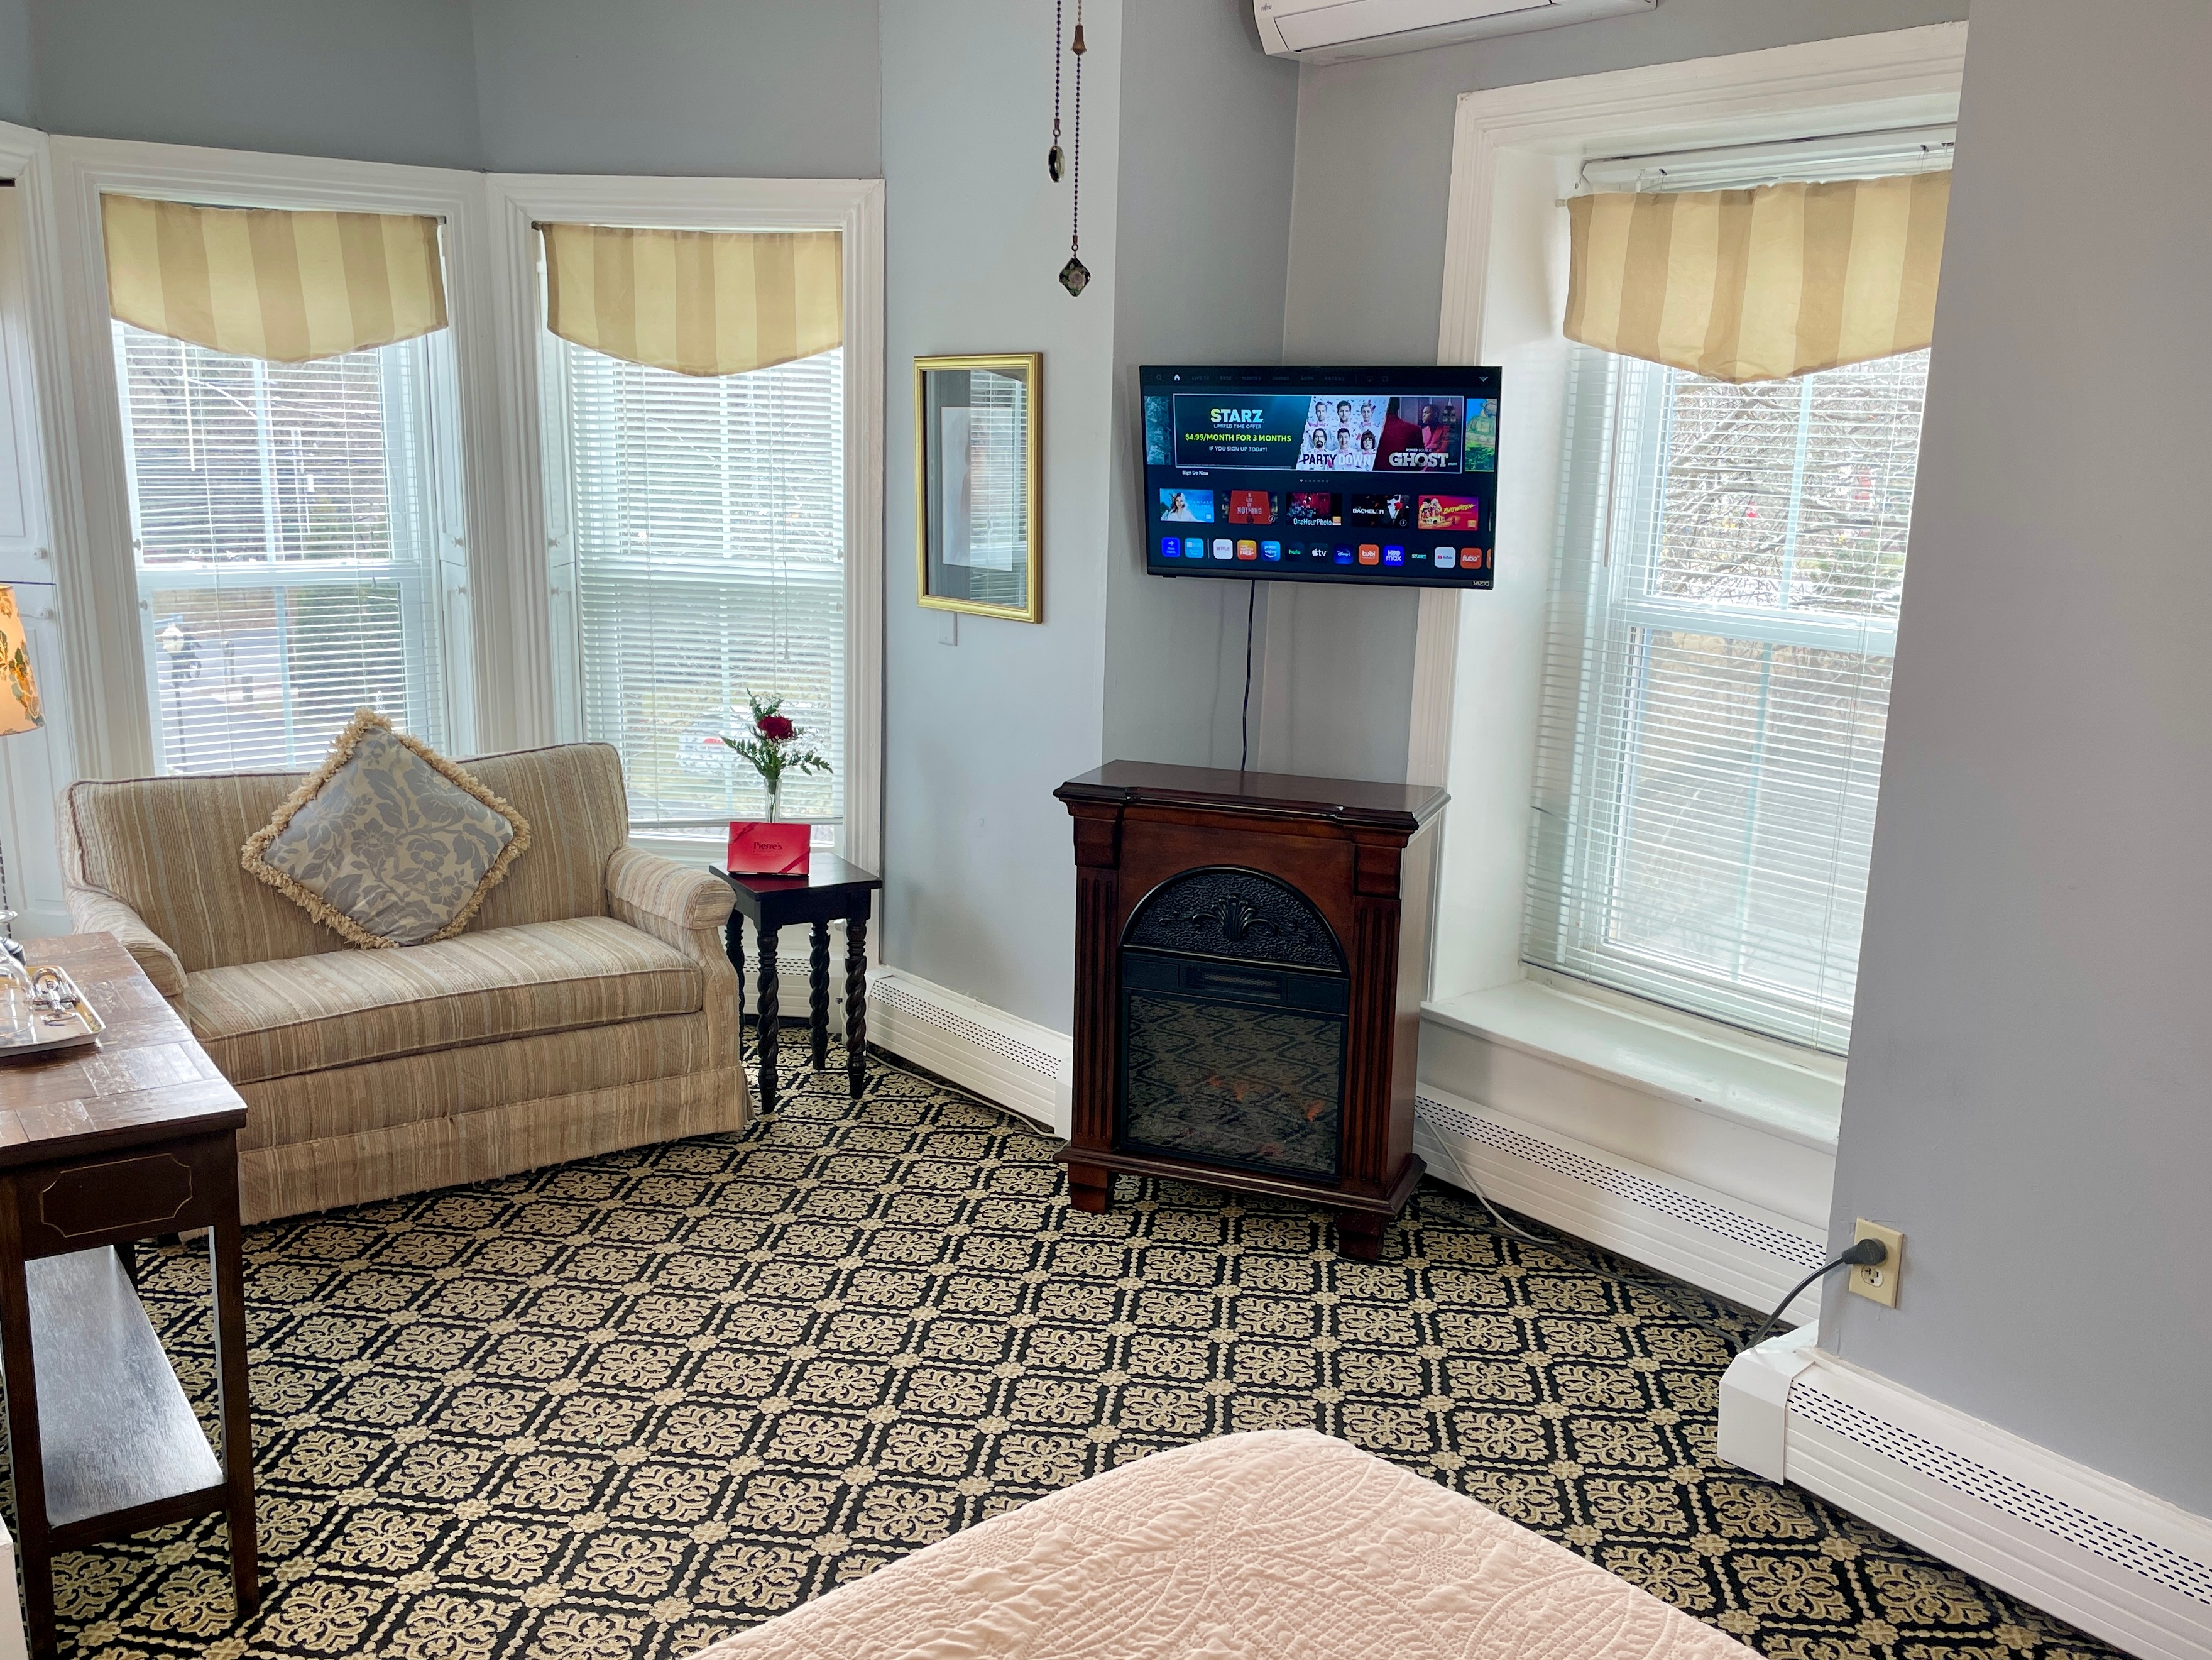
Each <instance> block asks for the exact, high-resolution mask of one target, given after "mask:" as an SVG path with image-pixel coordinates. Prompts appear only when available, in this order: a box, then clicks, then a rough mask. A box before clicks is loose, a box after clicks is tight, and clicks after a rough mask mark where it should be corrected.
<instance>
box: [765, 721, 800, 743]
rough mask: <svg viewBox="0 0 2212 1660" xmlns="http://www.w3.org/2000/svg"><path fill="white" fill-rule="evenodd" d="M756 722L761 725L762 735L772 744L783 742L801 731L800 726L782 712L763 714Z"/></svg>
mask: <svg viewBox="0 0 2212 1660" xmlns="http://www.w3.org/2000/svg"><path fill="white" fill-rule="evenodd" d="M756 724H757V726H758V727H760V735H761V736H762V737H763V738H765V739H768V740H769V743H771V744H781V742H783V740H784V739H787V738H792V737H796V736H797V735H798V733H799V728H798V727H794V726H793V725H792V724H791V722H790V721H787V720H786V719H785V718H784V717H783V716H782V715H781V714H763V716H761V718H760V720H759V721H757V723H756Z"/></svg>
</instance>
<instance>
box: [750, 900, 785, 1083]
mask: <svg viewBox="0 0 2212 1660" xmlns="http://www.w3.org/2000/svg"><path fill="white" fill-rule="evenodd" d="M755 932H756V933H758V934H759V935H760V1017H759V1018H758V1020H757V1022H756V1025H757V1026H758V1028H759V1032H760V1100H761V1110H762V1111H763V1112H773V1111H775V1039H776V1031H777V1029H778V1026H779V1025H780V1022H781V1008H780V1006H779V1005H778V1004H777V1001H776V974H775V936H776V930H775V929H774V928H768V927H763V928H757V929H756V930H755Z"/></svg>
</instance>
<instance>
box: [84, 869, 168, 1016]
mask: <svg viewBox="0 0 2212 1660" xmlns="http://www.w3.org/2000/svg"><path fill="white" fill-rule="evenodd" d="M68 898H69V911H70V924H71V925H72V926H73V927H75V928H76V931H77V932H78V933H112V934H113V935H114V936H115V938H116V939H117V940H118V942H119V943H120V944H121V945H122V946H123V948H124V950H125V951H127V952H130V953H131V960H132V961H133V962H135V963H137V964H138V966H139V967H140V968H141V969H142V970H144V971H145V975H146V977H147V978H148V979H149V980H151V981H152V982H154V989H155V991H158V992H160V993H161V995H162V996H164V997H166V998H167V999H168V1000H170V1001H171V1002H172V1003H174V1002H176V1001H177V1000H179V999H180V998H182V997H183V996H184V994H185V965H184V964H183V962H182V961H181V960H179V958H178V956H177V953H176V952H173V951H172V950H171V949H170V948H169V943H168V941H167V940H166V939H162V938H161V935H160V934H158V933H155V932H154V930H153V929H151V928H149V927H147V926H146V921H145V919H144V918H143V917H142V916H140V915H138V913H137V911H135V910H133V909H131V907H130V906H128V905H126V904H125V903H123V902H122V901H121V900H120V899H118V898H117V897H115V896H114V895H113V894H112V893H102V892H101V891H100V890H99V889H97V888H76V887H73V888H70V890H69V891H68Z"/></svg>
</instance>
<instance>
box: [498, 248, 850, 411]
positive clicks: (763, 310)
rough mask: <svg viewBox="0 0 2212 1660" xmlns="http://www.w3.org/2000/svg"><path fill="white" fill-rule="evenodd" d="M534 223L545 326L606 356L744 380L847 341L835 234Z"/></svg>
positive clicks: (841, 250)
mask: <svg viewBox="0 0 2212 1660" xmlns="http://www.w3.org/2000/svg"><path fill="white" fill-rule="evenodd" d="M539 229H540V230H542V231H544V234H545V326H546V327H548V328H550V329H551V330H552V331H553V332H554V333H556V334H557V335H559V336H560V337H562V339H563V340H573V341H574V342H575V343H576V344H578V345H580V346H588V347H590V348H591V350H593V351H600V352H605V354H606V355H607V356H610V357H620V358H623V359H625V360H627V361H628V362H632V363H644V364H647V365H648V366H650V367H652V368H661V369H673V370H675V371H676V372H677V373H678V374H744V373H745V372H746V371H748V370H750V369H764V368H773V367H774V366H775V365H776V364H778V363H788V362H792V361H793V359H795V358H800V357H811V356H813V355H814V354H815V353H816V352H818V351H828V350H829V349H830V348H831V347H833V346H836V345H839V344H842V342H843V340H844V337H845V259H844V239H843V238H842V236H840V235H839V234H838V233H837V232H836V231H834V230H830V231H758V232H756V231H697V230H635V229H632V228H628V227H626V226H621V225H541V226H540V227H539Z"/></svg>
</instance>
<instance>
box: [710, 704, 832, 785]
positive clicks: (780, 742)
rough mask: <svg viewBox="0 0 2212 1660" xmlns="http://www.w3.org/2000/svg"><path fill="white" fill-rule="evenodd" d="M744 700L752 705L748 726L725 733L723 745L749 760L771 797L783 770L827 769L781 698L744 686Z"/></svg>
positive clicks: (823, 770)
mask: <svg viewBox="0 0 2212 1660" xmlns="http://www.w3.org/2000/svg"><path fill="white" fill-rule="evenodd" d="M745 702H747V703H749V704H750V705H751V706H752V714H753V724H752V730H751V731H750V732H748V733H744V735H743V736H740V737H732V736H730V735H729V734H728V733H724V734H723V736H722V740H721V741H722V744H723V745H724V747H726V748H728V749H732V750H734V751H737V752H738V754H739V755H741V756H743V757H744V758H745V759H746V760H748V761H750V762H751V763H752V764H753V769H754V770H755V771H757V773H759V774H760V775H761V779H762V781H763V782H764V783H766V784H767V786H768V793H769V799H770V800H774V799H775V795H776V793H777V792H778V791H779V790H781V788H782V787H783V775H784V773H785V772H786V771H791V772H795V773H799V774H801V775H804V774H806V773H810V772H827V771H829V762H827V761H825V760H824V759H823V757H822V756H821V754H820V752H819V751H817V750H815V749H814V748H813V746H812V745H809V744H807V743H805V741H804V740H805V737H806V734H805V733H803V732H801V731H799V727H797V726H796V725H795V724H793V721H792V719H791V717H790V716H789V715H787V714H783V713H781V710H782V708H783V699H782V698H781V697H762V696H760V695H759V694H758V693H757V692H754V691H751V690H748V691H747V692H746V693H745Z"/></svg>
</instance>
